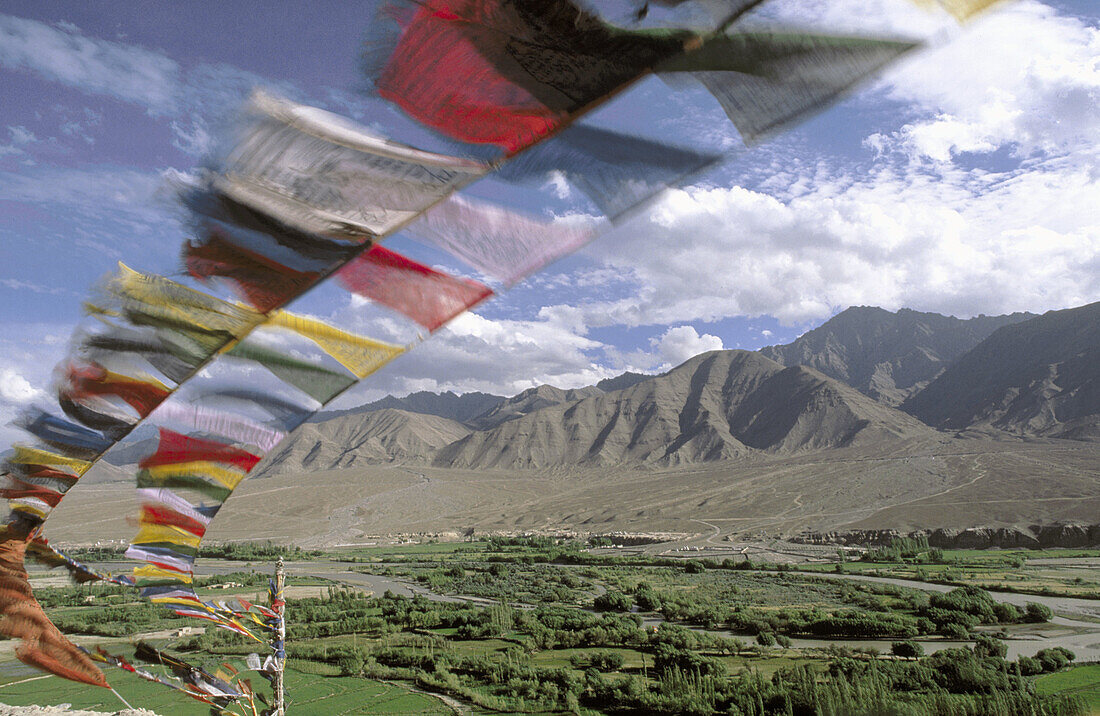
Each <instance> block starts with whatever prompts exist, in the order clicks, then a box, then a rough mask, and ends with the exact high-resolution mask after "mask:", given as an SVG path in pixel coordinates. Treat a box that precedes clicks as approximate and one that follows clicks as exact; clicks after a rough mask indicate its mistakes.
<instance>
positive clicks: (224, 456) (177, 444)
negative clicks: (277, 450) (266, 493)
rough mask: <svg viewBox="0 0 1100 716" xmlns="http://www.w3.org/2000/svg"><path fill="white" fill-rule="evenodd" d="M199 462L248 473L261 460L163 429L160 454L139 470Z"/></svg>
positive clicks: (153, 455)
mask: <svg viewBox="0 0 1100 716" xmlns="http://www.w3.org/2000/svg"><path fill="white" fill-rule="evenodd" d="M197 460H204V461H209V462H220V463H225V464H227V465H234V466H236V467H239V468H241V469H242V470H244V471H245V472H248V471H249V470H251V469H252V468H253V467H255V466H256V463H258V462H259V461H260V456H259V455H253V454H252V453H250V452H248V451H247V450H242V449H240V448H238V447H233V446H232V445H226V444H224V443H220V442H217V441H216V440H203V439H202V438H193V437H189V436H187V435H181V434H180V433H177V432H175V431H174V430H169V429H167V428H160V442H159V443H158V444H157V451H156V452H155V453H153V454H152V455H150V456H149V457H147V458H145V459H144V460H142V461H141V462H140V463H138V467H139V468H140V469H145V468H148V467H155V466H157V465H175V464H177V463H181V462H194V461H197Z"/></svg>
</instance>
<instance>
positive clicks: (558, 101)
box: [367, 0, 697, 154]
mask: <svg viewBox="0 0 1100 716" xmlns="http://www.w3.org/2000/svg"><path fill="white" fill-rule="evenodd" d="M393 20H396V21H397V22H398V23H399V24H400V25H401V27H400V29H399V31H398V32H397V33H390V35H389V36H383V33H386V32H388V31H389V30H390V28H391V27H392V22H387V21H393ZM375 28H377V29H375ZM372 31H374V33H375V34H374V37H373V42H372V43H370V45H369V46H368V48H367V49H368V60H367V71H368V74H370V75H371V79H372V80H373V83H374V86H375V89H376V91H377V92H378V94H379V95H380V96H381V97H383V98H385V99H388V100H390V101H392V102H393V103H395V104H396V105H398V106H399V107H401V109H402V110H404V111H405V112H406V113H407V114H408V115H409V116H411V117H413V118H414V119H416V120H417V121H419V122H421V123H423V124H425V125H427V126H429V127H432V128H434V129H436V130H438V131H440V132H442V133H443V134H446V135H447V136H450V137H453V138H455V139H458V140H460V141H464V142H471V143H476V144H495V145H497V146H499V147H502V148H503V149H504V150H505V151H506V152H508V153H509V154H514V153H516V152H518V151H520V150H522V149H524V148H526V147H529V146H531V145H533V144H535V143H536V142H538V141H540V140H542V139H544V138H546V137H548V136H550V135H551V134H553V133H554V132H556V131H557V130H558V129H560V128H562V127H563V126H565V125H566V124H567V123H568V122H569V121H570V119H571V118H572V117H573V116H574V115H575V114H577V113H578V112H580V111H581V110H583V109H584V108H586V107H588V106H589V105H590V104H592V103H594V102H596V101H598V100H600V99H603V98H605V97H607V96H608V95H610V94H611V93H613V92H614V91H616V90H618V89H619V88H621V87H622V86H624V85H626V84H628V83H629V82H631V81H633V80H635V79H636V78H638V77H639V76H641V75H642V74H645V73H646V72H648V71H649V69H650V68H652V67H653V66H654V65H656V64H657V63H659V62H661V61H662V60H665V59H667V58H669V57H672V56H675V55H676V54H679V53H681V52H683V51H684V50H685V49H686V48H687V47H689V46H691V45H692V44H693V43H694V42H696V41H697V40H696V38H695V35H694V34H692V33H690V32H688V31H682V30H656V31H653V30H642V31H628V30H623V29H621V28H617V27H613V26H611V25H608V24H606V23H604V22H603V21H602V20H601V19H600V18H599V17H598V16H596V15H595V14H593V13H590V12H587V11H585V10H582V9H580V8H578V7H577V6H576V5H574V4H573V3H571V2H568V1H567V0H547V1H545V2H539V3H516V2H510V1H509V0H423V1H421V0H418V1H417V2H411V3H400V4H399V3H394V2H390V3H387V4H386V5H385V6H383V8H381V9H380V10H379V14H378V18H377V19H376V22H375V23H373V25H372Z"/></svg>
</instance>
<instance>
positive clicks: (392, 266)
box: [336, 245, 493, 331]
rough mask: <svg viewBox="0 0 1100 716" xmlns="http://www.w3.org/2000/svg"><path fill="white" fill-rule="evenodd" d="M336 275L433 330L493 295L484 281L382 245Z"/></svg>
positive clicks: (359, 291) (356, 290)
mask: <svg viewBox="0 0 1100 716" xmlns="http://www.w3.org/2000/svg"><path fill="white" fill-rule="evenodd" d="M336 276H337V278H338V279H339V280H340V282H341V283H343V284H344V286H345V287H346V288H347V289H348V290H349V291H351V292H352V293H356V294H358V295H360V296H363V297H364V298H369V299H371V300H372V301H376V302H378V303H380V304H382V305H383V306H387V307H388V308H392V309H393V310H395V311H397V312H399V313H401V314H403V315H405V316H407V317H408V318H410V319H412V320H414V321H416V322H417V323H419V324H420V325H422V326H424V327H425V328H427V329H428V330H429V331H435V330H436V329H438V328H439V327H440V326H442V325H443V324H444V323H446V322H447V321H449V320H451V319H452V318H454V317H455V316H457V315H458V314H460V313H462V312H463V311H466V310H467V309H469V308H472V307H473V306H476V305H477V304H479V303H481V302H482V301H484V300H485V299H487V298H489V297H490V296H492V295H493V291H492V289H490V288H489V287H488V286H486V285H484V284H482V283H479V282H477V281H474V280H472V279H466V278H456V277H454V276H449V275H447V274H445V273H441V272H439V271H436V270H435V269H433V268H430V267H428V266H425V265H424V264H421V263H418V262H416V261H413V260H412V259H409V258H407V257H405V256H402V255H401V254H399V253H397V252H395V251H390V250H389V249H387V248H385V247H383V246H378V245H375V246H372V247H371V248H370V250H368V251H366V252H364V253H362V254H360V255H359V256H357V257H356V258H354V259H352V260H351V261H350V262H348V263H347V264H346V265H345V266H344V267H343V268H341V269H340V270H339V271H338V272H337V274H336Z"/></svg>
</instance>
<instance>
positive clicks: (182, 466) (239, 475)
mask: <svg viewBox="0 0 1100 716" xmlns="http://www.w3.org/2000/svg"><path fill="white" fill-rule="evenodd" d="M145 470H147V471H148V473H149V477H150V478H151V479H153V480H156V481H163V480H165V479H166V478H169V477H174V476H176V475H188V476H194V477H208V478H210V479H211V480H214V481H215V482H217V483H219V484H220V485H223V486H225V487H228V488H229V489H230V490H235V489H237V485H239V484H240V483H241V480H243V479H244V476H245V475H246V474H247V473H246V472H244V471H242V470H237V469H234V468H230V467H225V466H224V465H221V464H219V463H216V462H209V461H207V460H195V461H193V462H177V463H173V464H171V465H153V466H151V467H147V468H145Z"/></svg>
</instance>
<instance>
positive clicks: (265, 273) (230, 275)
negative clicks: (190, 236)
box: [183, 227, 318, 313]
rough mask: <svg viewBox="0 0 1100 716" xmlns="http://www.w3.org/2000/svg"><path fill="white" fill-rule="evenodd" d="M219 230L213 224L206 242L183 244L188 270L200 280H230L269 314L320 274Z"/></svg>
mask: <svg viewBox="0 0 1100 716" xmlns="http://www.w3.org/2000/svg"><path fill="white" fill-rule="evenodd" d="M219 231H220V229H218V228H217V227H211V228H210V229H209V235H210V238H209V239H208V240H207V241H206V242H205V243H202V244H193V243H191V242H187V243H185V244H184V248H183V261H184V264H185V265H186V267H187V271H188V273H190V274H191V275H192V276H194V277H195V278H198V279H208V278H211V277H214V276H220V277H222V278H225V279H227V280H229V281H231V282H232V283H233V284H234V285H235V286H236V288H237V290H238V291H239V293H240V294H241V296H242V297H243V298H244V299H245V300H246V301H248V302H249V303H250V304H252V306H253V307H254V308H255V309H256V310H258V311H261V312H263V313H266V312H268V311H271V310H274V309H276V308H278V307H280V306H282V305H283V304H285V303H286V302H287V301H289V300H290V299H292V298H294V297H295V296H297V295H298V294H300V293H301V292H302V291H304V290H305V289H306V288H308V287H309V286H310V285H311V284H312V283H313V282H314V281H315V280H316V279H317V276H318V274H317V273H314V272H308V271H296V270H295V269H291V268H287V267H286V266H283V265H281V264H279V263H277V262H275V261H272V260H271V259H269V258H267V257H266V256H261V255H260V254H257V253H255V252H253V251H248V250H247V249H243V248H241V247H239V246H236V245H234V244H232V243H230V242H229V241H226V240H225V239H224V238H221V237H220V236H219V235H218V232H219Z"/></svg>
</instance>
